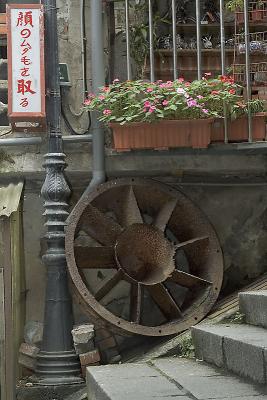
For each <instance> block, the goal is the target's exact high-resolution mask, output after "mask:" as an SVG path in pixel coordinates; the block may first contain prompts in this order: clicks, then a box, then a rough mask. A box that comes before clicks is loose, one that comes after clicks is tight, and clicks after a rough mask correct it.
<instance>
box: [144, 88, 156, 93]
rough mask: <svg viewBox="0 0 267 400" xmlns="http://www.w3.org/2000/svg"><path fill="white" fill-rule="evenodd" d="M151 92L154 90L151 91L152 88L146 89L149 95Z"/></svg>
mask: <svg viewBox="0 0 267 400" xmlns="http://www.w3.org/2000/svg"><path fill="white" fill-rule="evenodd" d="M153 90H154V89H153V88H152V87H149V88H147V90H146V91H147V93H151V92H153Z"/></svg>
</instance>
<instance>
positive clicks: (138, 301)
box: [130, 284, 143, 324]
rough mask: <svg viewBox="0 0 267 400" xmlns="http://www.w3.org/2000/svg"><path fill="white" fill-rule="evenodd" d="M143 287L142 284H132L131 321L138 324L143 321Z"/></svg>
mask: <svg viewBox="0 0 267 400" xmlns="http://www.w3.org/2000/svg"><path fill="white" fill-rule="evenodd" d="M142 295H143V288H142V286H141V285H140V284H136V285H135V284H132V285H131V303H130V321H131V322H135V323H137V324H139V323H140V321H141V307H142Z"/></svg>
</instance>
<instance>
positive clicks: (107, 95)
mask: <svg viewBox="0 0 267 400" xmlns="http://www.w3.org/2000/svg"><path fill="white" fill-rule="evenodd" d="M239 89H240V87H239V86H238V85H237V84H235V83H234V81H233V79H232V78H229V77H226V76H221V77H219V78H218V79H210V75H209V74H205V77H204V78H203V79H202V80H196V81H193V82H191V83H190V82H186V81H185V80H184V79H183V78H180V79H177V80H175V81H173V82H172V81H168V82H166V83H164V82H162V81H157V82H154V83H151V82H146V81H140V80H139V81H126V82H122V83H121V82H119V81H118V80H115V81H114V82H113V84H111V85H110V86H107V87H103V88H101V89H100V93H99V94H98V95H94V94H89V96H88V98H87V99H86V100H85V102H84V106H85V108H86V109H87V111H98V112H99V114H100V116H99V120H101V121H103V122H105V123H111V122H117V123H120V124H125V123H131V122H156V121H160V120H162V119H168V120H181V119H204V118H215V117H223V116H224V115H225V111H226V112H227V114H228V117H231V118H236V117H238V116H240V115H242V114H244V113H246V112H247V110H248V104H247V103H246V102H245V101H244V99H243V97H242V96H240V95H238V92H239ZM262 104H263V103H262V102H261V101H260V100H254V101H251V102H250V104H249V106H250V110H251V111H252V112H259V111H262V110H263V105H262Z"/></svg>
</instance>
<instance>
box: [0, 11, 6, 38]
mask: <svg viewBox="0 0 267 400" xmlns="http://www.w3.org/2000/svg"><path fill="white" fill-rule="evenodd" d="M0 35H7V25H6V14H0Z"/></svg>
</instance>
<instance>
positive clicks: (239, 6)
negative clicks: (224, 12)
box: [226, 0, 244, 12]
mask: <svg viewBox="0 0 267 400" xmlns="http://www.w3.org/2000/svg"><path fill="white" fill-rule="evenodd" d="M226 8H227V9H228V10H229V11H232V12H234V11H237V10H243V8H244V1H243V0H229V1H227V3H226Z"/></svg>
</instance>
